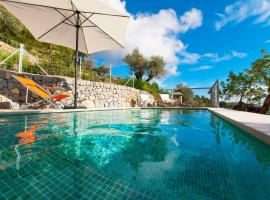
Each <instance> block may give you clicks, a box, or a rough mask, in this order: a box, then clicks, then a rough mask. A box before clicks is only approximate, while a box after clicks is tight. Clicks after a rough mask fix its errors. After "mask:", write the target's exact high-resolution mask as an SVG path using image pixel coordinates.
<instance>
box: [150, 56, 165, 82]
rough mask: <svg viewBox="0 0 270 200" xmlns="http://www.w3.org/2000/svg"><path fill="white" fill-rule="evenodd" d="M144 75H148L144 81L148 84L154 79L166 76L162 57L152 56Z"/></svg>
mask: <svg viewBox="0 0 270 200" xmlns="http://www.w3.org/2000/svg"><path fill="white" fill-rule="evenodd" d="M146 73H147V75H148V78H147V79H146V81H147V82H150V81H151V80H152V79H153V78H155V77H157V78H159V77H161V76H164V75H165V74H166V70H165V62H164V60H163V57H161V56H152V57H151V58H150V60H149V61H148V64H147V68H146Z"/></svg>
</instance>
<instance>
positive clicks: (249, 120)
mask: <svg viewBox="0 0 270 200" xmlns="http://www.w3.org/2000/svg"><path fill="white" fill-rule="evenodd" d="M208 110H209V111H211V112H213V113H215V114H216V115H218V116H219V117H221V118H223V119H225V120H227V121H230V122H231V123H232V124H234V125H236V126H238V127H240V128H242V129H243V130H245V131H246V132H248V133H250V134H252V135H253V136H255V137H257V138H258V139H260V140H262V141H264V142H265V143H267V144H270V116H269V115H261V114H256V113H249V112H241V111H235V110H227V109H222V108H208Z"/></svg>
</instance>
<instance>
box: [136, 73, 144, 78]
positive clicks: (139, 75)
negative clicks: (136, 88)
mask: <svg viewBox="0 0 270 200" xmlns="http://www.w3.org/2000/svg"><path fill="white" fill-rule="evenodd" d="M135 76H136V79H137V80H142V78H143V74H142V73H140V72H137V73H135Z"/></svg>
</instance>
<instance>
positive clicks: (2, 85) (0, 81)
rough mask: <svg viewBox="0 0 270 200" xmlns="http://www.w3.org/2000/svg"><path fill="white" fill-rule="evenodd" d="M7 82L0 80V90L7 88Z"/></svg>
mask: <svg viewBox="0 0 270 200" xmlns="http://www.w3.org/2000/svg"><path fill="white" fill-rule="evenodd" d="M7 85H8V84H7V81H6V80H4V79H0V88H6V87H7Z"/></svg>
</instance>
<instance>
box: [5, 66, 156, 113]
mask: <svg viewBox="0 0 270 200" xmlns="http://www.w3.org/2000/svg"><path fill="white" fill-rule="evenodd" d="M11 74H17V75H20V76H23V77H27V78H31V79H32V80H34V81H35V82H37V83H38V84H39V85H47V86H48V85H53V86H55V85H57V86H60V87H62V88H64V90H65V92H68V93H70V94H71V96H70V98H69V99H67V100H66V101H65V102H64V103H65V104H67V105H72V104H73V96H72V94H73V89H74V79H72V78H68V77H57V76H42V75H33V74H25V73H23V74H18V73H15V72H11V71H8V70H2V69H0V102H1V101H2V102H6V101H9V102H10V103H11V104H12V106H13V108H15V109H18V108H19V107H20V105H22V104H23V103H24V102H25V97H26V89H25V88H24V87H23V86H22V85H21V84H20V83H18V82H17V81H16V80H15V79H14V78H13V77H12V76H11ZM140 94H145V95H147V96H148V98H149V99H150V101H149V103H150V104H153V103H154V97H153V96H152V95H150V94H148V93H147V92H145V91H141V90H137V89H134V88H130V87H125V86H121V85H115V84H106V83H102V82H91V81H83V80H79V81H78V96H79V98H78V104H79V105H81V106H85V107H87V108H124V107H135V106H142V101H141V99H140ZM37 100H39V98H38V97H37V96H35V95H34V94H32V93H31V92H29V102H36V101H37Z"/></svg>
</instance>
